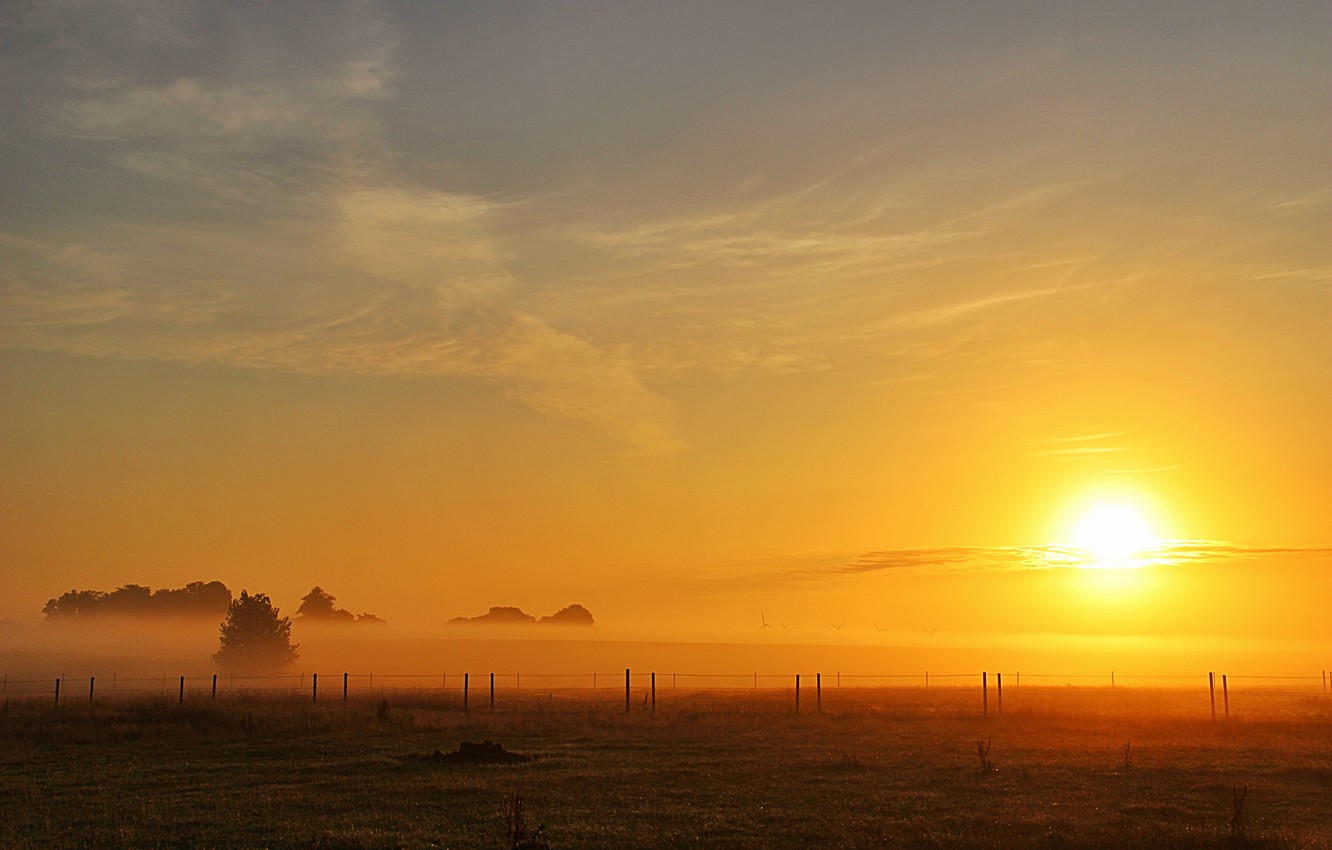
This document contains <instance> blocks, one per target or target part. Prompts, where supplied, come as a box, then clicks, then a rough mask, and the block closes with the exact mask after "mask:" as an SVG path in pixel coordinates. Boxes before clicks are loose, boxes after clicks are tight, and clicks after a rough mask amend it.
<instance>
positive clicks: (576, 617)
mask: <svg viewBox="0 0 1332 850" xmlns="http://www.w3.org/2000/svg"><path fill="white" fill-rule="evenodd" d="M538 622H540V623H541V624H542V625H546V626H590V625H592V612H591V611H589V610H587V609H586V608H584V607H583V606H582V605H579V604H578V603H577V602H575V603H574V604H573V605H570V606H568V607H565V608H561V609H560V610H558V611H556V612H555V613H554V614H551V615H550V616H549V617H542V618H541V619H540V620H539V621H538Z"/></svg>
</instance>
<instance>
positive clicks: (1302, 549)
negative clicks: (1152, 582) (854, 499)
mask: <svg viewBox="0 0 1332 850" xmlns="http://www.w3.org/2000/svg"><path fill="white" fill-rule="evenodd" d="M1282 556H1306V557H1311V558H1320V559H1322V558H1329V557H1332V546H1255V545H1246V544H1240V543H1232V542H1229V541H1224V540H1170V541H1165V542H1163V543H1162V544H1160V545H1159V546H1157V547H1155V548H1153V549H1151V550H1148V551H1145V552H1142V553H1141V554H1139V555H1138V556H1135V558H1134V559H1133V560H1134V562H1135V563H1136V565H1138V566H1143V567H1150V566H1157V567H1162V566H1190V565H1206V564H1225V563H1236V562H1241V561H1253V560H1257V559H1263V558H1269V557H1282ZM1094 565H1095V564H1094V559H1093V558H1092V557H1091V556H1090V555H1088V553H1086V552H1083V551H1082V550H1080V549H1076V548H1073V547H1069V546H1057V545H1046V546H952V547H941V548H928V549H892V550H881V551H875V552H866V553H864V554H863V555H861V556H860V557H858V558H856V559H855V560H854V561H850V562H848V563H843V564H837V565H830V566H824V567H819V568H813V569H808V568H807V569H802V570H800V571H798V573H795V574H793V575H800V576H807V577H810V576H815V575H824V576H834V575H858V574H862V573H899V572H900V573H912V574H929V573H978V572H1011V571H1020V570H1048V569H1058V568H1068V567H1086V566H1094Z"/></svg>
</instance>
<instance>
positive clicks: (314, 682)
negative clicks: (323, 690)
mask: <svg viewBox="0 0 1332 850" xmlns="http://www.w3.org/2000/svg"><path fill="white" fill-rule="evenodd" d="M310 702H319V674H318V673H311V674H310Z"/></svg>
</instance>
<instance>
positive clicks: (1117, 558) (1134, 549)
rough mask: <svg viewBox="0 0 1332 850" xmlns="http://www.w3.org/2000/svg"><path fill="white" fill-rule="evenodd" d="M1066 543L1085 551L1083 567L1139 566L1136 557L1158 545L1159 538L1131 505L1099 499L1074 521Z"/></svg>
mask: <svg viewBox="0 0 1332 850" xmlns="http://www.w3.org/2000/svg"><path fill="white" fill-rule="evenodd" d="M1069 543H1070V544H1071V545H1072V546H1074V547H1075V548H1077V549H1081V550H1082V551H1083V552H1085V553H1087V557H1088V562H1087V563H1086V564H1085V566H1088V567H1140V566H1142V565H1143V561H1142V560H1141V558H1140V557H1139V556H1141V555H1142V554H1143V553H1144V552H1147V551H1149V550H1151V549H1154V548H1156V547H1158V546H1159V545H1160V543H1161V539H1160V538H1159V537H1158V536H1157V534H1156V531H1155V530H1154V529H1153V528H1152V525H1151V523H1150V522H1148V521H1147V519H1146V517H1144V516H1143V514H1142V511H1140V510H1138V508H1136V507H1135V506H1133V505H1130V504H1126V503H1119V502H1101V503H1097V504H1094V505H1092V506H1091V507H1090V508H1088V509H1087V511H1086V512H1085V513H1083V514H1082V516H1081V517H1080V518H1079V519H1078V520H1077V522H1076V523H1074V525H1073V528H1072V531H1071V533H1070V535H1069Z"/></svg>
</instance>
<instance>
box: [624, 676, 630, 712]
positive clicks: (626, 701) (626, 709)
mask: <svg viewBox="0 0 1332 850" xmlns="http://www.w3.org/2000/svg"><path fill="white" fill-rule="evenodd" d="M624 713H625V714H628V713H629V668H628V667H626V668H624Z"/></svg>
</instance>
